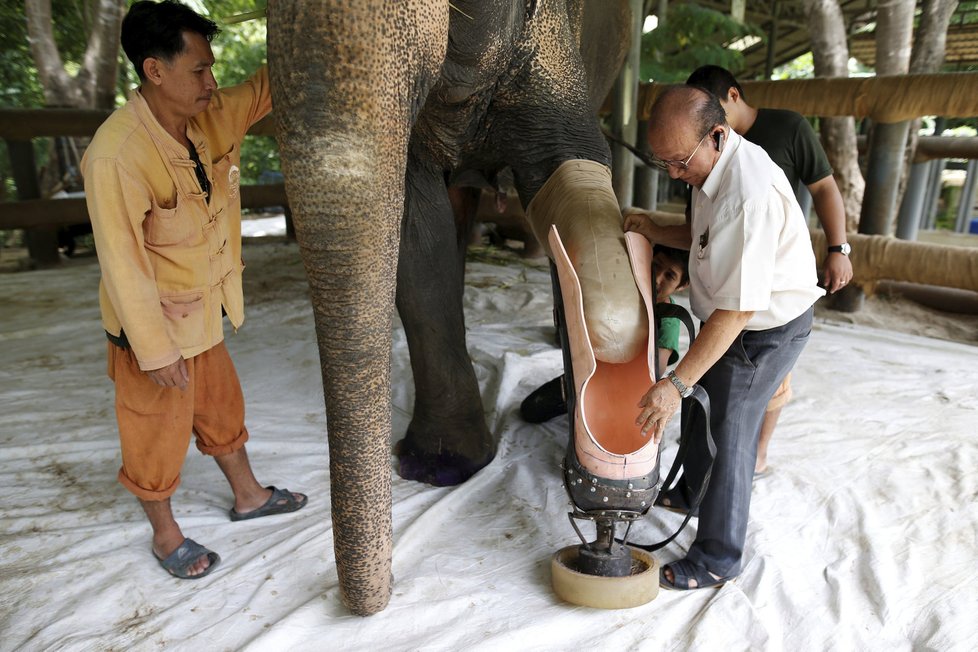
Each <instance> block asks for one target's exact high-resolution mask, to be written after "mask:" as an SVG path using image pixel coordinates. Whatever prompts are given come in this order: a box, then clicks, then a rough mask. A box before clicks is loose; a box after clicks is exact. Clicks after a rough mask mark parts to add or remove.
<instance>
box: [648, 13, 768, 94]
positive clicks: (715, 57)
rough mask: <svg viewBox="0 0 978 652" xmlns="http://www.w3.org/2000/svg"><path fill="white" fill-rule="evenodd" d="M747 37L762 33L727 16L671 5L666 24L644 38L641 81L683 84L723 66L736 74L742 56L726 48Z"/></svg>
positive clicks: (740, 64)
mask: <svg viewBox="0 0 978 652" xmlns="http://www.w3.org/2000/svg"><path fill="white" fill-rule="evenodd" d="M745 36H762V34H761V32H760V30H759V29H757V28H756V27H753V26H751V25H745V24H742V23H739V22H737V21H735V20H733V19H732V18H730V17H729V16H727V15H726V14H723V13H720V12H718V11H715V10H713V9H707V8H704V7H701V6H699V5H697V4H692V3H689V4H687V3H681V4H680V3H670V5H669V10H668V14H667V17H666V21H665V24H664V25H662V24H660V26H659V27H657V28H656V29H654V30H652V31H651V32H649V33H647V34H644V35H643V36H642V61H641V65H640V67H639V75H640V78H641V80H642V81H653V80H654V81H657V82H664V83H672V82H682V81H685V80H686V77H688V76H689V73H691V72H692V71H693V70H695V69H697V68H699V67H700V66H702V65H706V64H713V65H717V66H723V67H724V68H727V69H728V70H730V71H731V72H733V73H734V74H737V73H738V72H739V71H740V70H741V69H742V67H743V55H742V54H741V53H740V52H738V51H736V50H731V49H729V48H728V47H727V45H729V44H730V43H732V42H734V41H736V40H737V39H740V38H743V37H745Z"/></svg>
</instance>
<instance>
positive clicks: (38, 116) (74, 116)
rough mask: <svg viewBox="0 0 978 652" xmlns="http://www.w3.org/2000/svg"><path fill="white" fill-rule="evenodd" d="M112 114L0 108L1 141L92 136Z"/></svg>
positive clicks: (265, 122) (267, 128) (261, 124)
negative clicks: (2, 139)
mask: <svg viewBox="0 0 978 652" xmlns="http://www.w3.org/2000/svg"><path fill="white" fill-rule="evenodd" d="M111 113H112V111H105V110H97V109H0V138H5V139H7V140H15V141H29V140H31V139H32V138H41V137H45V136H74V137H85V136H93V135H95V132H96V131H97V130H98V128H99V126H100V125H101V124H102V123H103V122H105V119H106V118H108V117H109V115H110V114H111ZM248 133H249V134H251V135H253V136H274V135H275V120H274V119H273V118H272V116H271V115H267V116H265V117H264V118H262V119H261V120H259V121H258V122H256V123H255V124H254V125H252V127H251V129H249V130H248Z"/></svg>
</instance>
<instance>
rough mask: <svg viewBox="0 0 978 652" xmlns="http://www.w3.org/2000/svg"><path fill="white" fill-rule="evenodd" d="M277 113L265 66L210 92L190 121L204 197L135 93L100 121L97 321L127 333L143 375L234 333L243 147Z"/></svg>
mask: <svg viewBox="0 0 978 652" xmlns="http://www.w3.org/2000/svg"><path fill="white" fill-rule="evenodd" d="M271 109H272V101H271V94H270V92H269V85H268V71H267V68H265V67H264V66H263V67H262V68H261V69H260V70H259V71H258V72H257V73H256V74H255V75H254V76H253V77H252V78H251V79H249V80H248V81H247V82H245V83H243V84H240V85H238V86H234V87H231V88H227V89H219V90H217V91H216V92H215V93H214V96H213V98H212V99H211V103H210V105H209V106H208V107H207V109H206V110H204V111H203V112H201V113H200V114H198V115H197V116H195V117H193V118H191V119H190V122H189V125H188V127H187V136H188V137H189V138H190V140H191V141H192V142H193V143H194V147H195V148H196V149H197V153H198V156H199V157H200V160H201V162H202V163H203V164H204V167H205V170H206V173H207V177H208V179H209V180H210V185H211V198H210V202H209V203H208V202H207V201H206V198H205V195H204V193H203V192H202V191H201V187H200V185H199V183H198V181H197V177H196V175H195V172H194V163H193V161H192V160H191V159H190V154H189V152H188V151H187V148H186V147H184V146H183V145H181V144H180V143H178V142H177V141H176V140H175V139H174V138H173V137H172V136H170V134H168V133H167V132H166V131H165V130H164V129H163V127H162V126H160V124H159V123H158V122H157V121H156V118H155V117H154V116H153V114H152V112H151V111H150V109H149V106H148V105H147V104H146V100H144V99H143V97H142V95H140V93H139V91H138V90H137V91H133V92H132V93H131V94H130V97H129V101H128V102H127V103H126V105H125V106H124V107H122V108H120V109H118V110H116V111H115V112H114V113H113V114H112V115H111V116H109V118H108V119H107V120H106V121H105V122H104V123H103V124H102V126H101V127H100V128H99V130H98V131H97V132H96V134H95V137H94V138H93V140H92V142H91V144H90V145H89V146H88V149H87V151H86V152H85V156H84V158H83V159H82V173H83V174H84V177H85V195H86V201H87V204H88V213H89V216H90V218H91V221H92V230H93V232H94V234H95V247H96V251H97V253H98V260H99V266H100V267H101V271H102V280H101V283H100V286H99V304H100V306H101V309H102V324H103V326H104V327H105V330H106V331H107V332H109V333H111V334H112V335H119V333H120V330H124V331H125V334H126V337H127V339H128V340H129V344H130V346H132V349H133V352H134V353H135V355H136V359H137V360H138V361H139V367H140V369H143V370H144V371H149V370H153V369H160V368H162V367H165V366H167V365H169V364H172V363H173V362H176V361H177V360H178V359H179V358H180V357H181V356H182V357H184V358H191V357H193V356H195V355H197V354H198V353H202V352H203V351H206V350H208V349H210V348H211V347H212V346H214V345H216V344H218V343H219V342H221V341H222V340H223V339H224V330H223V325H222V320H221V308H222V307H223V308H224V311H225V312H226V313H227V315H228V318H229V319H230V321H231V324H232V325H233V326H234V328H235V330H237V328H238V327H239V326H241V324H242V322H243V321H244V298H243V296H242V290H241V272H242V270H243V269H244V263H242V261H241V197H240V184H239V179H240V169H239V166H240V165H241V149H240V144H241V140H242V139H243V138H244V135H245V133H246V132H247V131H248V129H249V127H251V125H252V124H254V123H255V122H257V121H258V120H260V119H261V118H262V117H264V116H265V115H266V114H268V112H269V111H271Z"/></svg>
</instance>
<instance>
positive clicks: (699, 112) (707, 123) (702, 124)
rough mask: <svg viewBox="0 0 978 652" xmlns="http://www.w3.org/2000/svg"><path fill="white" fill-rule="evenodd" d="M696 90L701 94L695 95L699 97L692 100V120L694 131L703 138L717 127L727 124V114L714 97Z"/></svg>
mask: <svg viewBox="0 0 978 652" xmlns="http://www.w3.org/2000/svg"><path fill="white" fill-rule="evenodd" d="M698 90H699V91H702V92H698V93H697V95H699V96H700V97H697V98H694V99H693V119H694V121H695V123H696V130H697V131H698V132H699V133H701V134H703V135H704V136H705V135H706V134H707V133H709V131H710V130H711V129H713V128H714V127H716V126H717V125H725V124H727V112H726V111H724V110H723V105H722V104H720V99H719V98H718V97H717V96H716V95H713V94H712V93H709V92H706V91H703V89H698Z"/></svg>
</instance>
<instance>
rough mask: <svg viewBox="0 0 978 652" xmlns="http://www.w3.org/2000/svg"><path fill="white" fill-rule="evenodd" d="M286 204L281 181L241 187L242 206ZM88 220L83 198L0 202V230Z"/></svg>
mask: <svg viewBox="0 0 978 652" xmlns="http://www.w3.org/2000/svg"><path fill="white" fill-rule="evenodd" d="M288 203H289V200H288V197H287V196H286V194H285V184H281V183H277V184H267V185H254V186H241V207H242V208H265V207H266V206H282V207H287V206H288ZM88 221H89V219H88V208H87V207H86V205H85V199H84V198H83V197H72V198H66V199H28V200H24V201H9V202H0V229H23V228H28V227H31V228H34V227H58V226H68V225H70V224H86V223H87V222H88Z"/></svg>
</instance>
